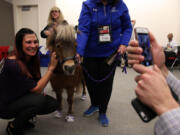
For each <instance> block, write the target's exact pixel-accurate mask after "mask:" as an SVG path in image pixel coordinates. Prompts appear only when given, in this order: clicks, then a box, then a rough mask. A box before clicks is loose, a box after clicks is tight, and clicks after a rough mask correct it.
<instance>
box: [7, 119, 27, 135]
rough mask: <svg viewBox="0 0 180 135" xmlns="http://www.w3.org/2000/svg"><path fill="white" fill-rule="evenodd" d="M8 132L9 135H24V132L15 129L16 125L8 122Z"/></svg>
mask: <svg viewBox="0 0 180 135" xmlns="http://www.w3.org/2000/svg"><path fill="white" fill-rule="evenodd" d="M6 132H7V134H8V135H24V133H23V130H22V129H16V128H14V125H13V123H12V122H11V121H10V122H8V125H7V128H6Z"/></svg>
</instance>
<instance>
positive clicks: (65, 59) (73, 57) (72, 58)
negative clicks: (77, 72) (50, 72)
mask: <svg viewBox="0 0 180 135" xmlns="http://www.w3.org/2000/svg"><path fill="white" fill-rule="evenodd" d="M67 60H73V61H74V62H75V64H77V63H78V62H77V58H76V56H69V57H66V58H64V59H63V60H62V61H61V60H60V59H59V60H58V61H59V63H60V64H63V63H64V62H66V61H67Z"/></svg>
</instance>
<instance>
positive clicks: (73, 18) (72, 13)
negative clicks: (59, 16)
mask: <svg viewBox="0 0 180 135" xmlns="http://www.w3.org/2000/svg"><path fill="white" fill-rule="evenodd" d="M83 1H84V0H56V4H57V6H58V7H59V8H60V9H61V11H62V13H63V15H64V18H65V19H66V20H67V21H68V22H69V23H70V24H72V25H77V24H78V18H79V15H80V12H81V7H82V2H83Z"/></svg>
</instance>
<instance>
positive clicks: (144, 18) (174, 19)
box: [124, 0, 180, 46]
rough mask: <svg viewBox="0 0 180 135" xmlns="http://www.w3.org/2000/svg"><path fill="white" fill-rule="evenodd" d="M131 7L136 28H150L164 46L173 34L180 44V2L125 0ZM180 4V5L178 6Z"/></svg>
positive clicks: (171, 0) (130, 10) (177, 0)
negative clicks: (168, 36)
mask: <svg viewBox="0 0 180 135" xmlns="http://www.w3.org/2000/svg"><path fill="white" fill-rule="evenodd" d="M124 1H125V2H126V4H127V6H128V7H129V12H130V15H131V18H132V19H135V20H136V26H145V27H148V28H149V30H150V31H151V32H153V33H154V35H155V36H156V38H157V40H158V41H159V43H160V44H161V45H162V46H165V45H166V43H167V34H168V33H169V32H172V33H173V34H174V40H175V41H176V42H178V43H179V44H180V32H179V31H180V29H179V28H180V15H179V11H178V10H179V9H178V7H179V8H180V2H179V0H124ZM178 3H179V4H178Z"/></svg>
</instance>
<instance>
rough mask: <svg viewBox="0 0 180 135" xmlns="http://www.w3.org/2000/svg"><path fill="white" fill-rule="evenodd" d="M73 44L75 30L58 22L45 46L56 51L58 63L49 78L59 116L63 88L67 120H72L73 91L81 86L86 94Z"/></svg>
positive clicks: (59, 115) (76, 90)
mask: <svg viewBox="0 0 180 135" xmlns="http://www.w3.org/2000/svg"><path fill="white" fill-rule="evenodd" d="M75 44H76V42H75V30H74V28H73V27H72V26H70V25H69V24H67V23H66V22H65V23H62V24H58V26H57V27H56V29H55V30H54V33H53V34H52V35H51V36H49V37H48V39H47V47H48V48H50V50H51V52H52V51H55V52H56V55H57V59H58V65H57V67H56V69H55V71H54V74H53V75H52V77H51V79H50V83H51V86H52V88H53V90H54V91H55V93H56V97H57V100H58V101H59V103H60V104H59V108H58V111H57V113H58V116H57V114H56V116H57V117H61V115H62V113H61V111H62V93H63V89H65V90H66V92H67V102H68V105H69V107H68V114H67V116H66V120H67V121H68V122H72V121H74V116H73V108H72V107H73V106H72V105H73V98H74V92H78V91H79V90H80V86H83V93H84V94H86V91H85V82H84V78H83V72H82V68H81V66H80V64H78V63H77V60H76V57H75V55H76V46H75ZM81 88H82V87H81Z"/></svg>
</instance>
